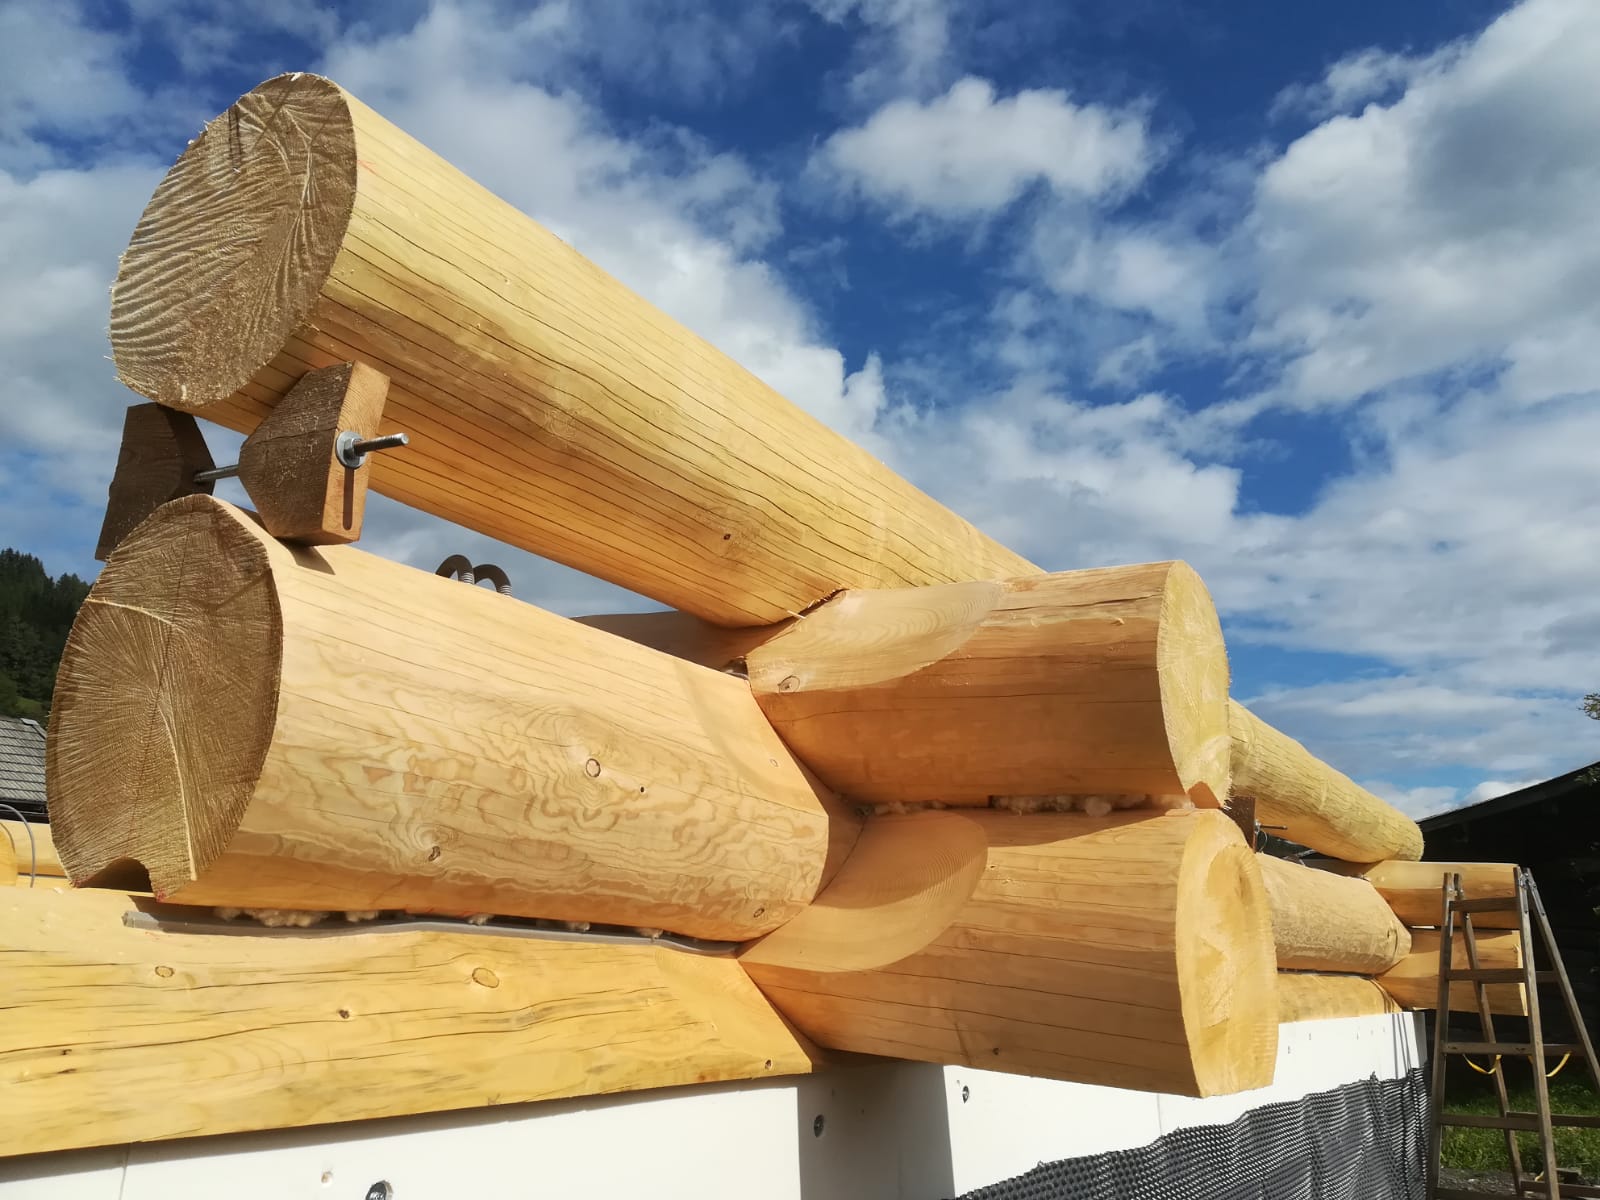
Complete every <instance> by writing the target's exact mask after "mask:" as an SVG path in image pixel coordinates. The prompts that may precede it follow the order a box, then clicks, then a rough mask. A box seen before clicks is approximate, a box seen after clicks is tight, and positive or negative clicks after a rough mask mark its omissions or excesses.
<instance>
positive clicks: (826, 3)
mask: <svg viewBox="0 0 1600 1200" xmlns="http://www.w3.org/2000/svg"><path fill="white" fill-rule="evenodd" d="M810 4H811V7H812V9H814V10H815V11H816V12H817V13H818V15H820V16H821V17H823V18H824V19H825V20H828V21H832V22H835V23H844V22H846V21H849V20H851V19H854V20H856V21H858V22H860V23H861V25H862V26H864V27H865V29H866V36H864V37H862V38H861V39H860V41H859V43H858V45H857V47H856V50H855V60H856V65H855V68H854V72H853V74H852V75H851V77H850V80H849V84H848V87H847V91H848V93H849V95H850V97H851V99H852V100H854V101H855V102H857V103H862V104H872V103H878V102H881V101H882V100H883V99H885V98H886V97H890V96H896V95H906V94H910V95H924V94H927V93H928V92H929V91H930V90H932V89H933V88H934V87H935V85H937V84H938V83H939V82H940V81H941V79H942V77H943V76H944V74H945V71H946V68H947V65H948V62H949V59H950V57H951V29H950V25H951V12H950V8H949V6H948V3H947V0H810Z"/></svg>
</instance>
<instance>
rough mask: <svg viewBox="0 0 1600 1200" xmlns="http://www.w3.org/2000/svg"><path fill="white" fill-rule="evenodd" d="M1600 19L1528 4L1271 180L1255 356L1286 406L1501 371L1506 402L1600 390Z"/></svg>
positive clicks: (1598, 13) (1264, 191) (1593, 12)
mask: <svg viewBox="0 0 1600 1200" xmlns="http://www.w3.org/2000/svg"><path fill="white" fill-rule="evenodd" d="M1597 56H1600V8H1597V7H1596V6H1594V5H1592V4H1589V3H1587V2H1586V0H1528V2H1527V3H1524V4H1522V5H1520V6H1518V7H1517V8H1515V9H1513V10H1512V11H1510V12H1508V13H1507V14H1505V15H1504V16H1502V17H1501V18H1500V19H1498V20H1497V21H1495V22H1494V23H1493V24H1492V25H1490V26H1489V27H1488V28H1487V29H1486V30H1485V31H1484V32H1483V33H1482V34H1481V35H1480V36H1479V37H1478V38H1477V39H1476V40H1474V41H1472V42H1471V43H1469V44H1465V45H1463V46H1462V47H1460V48H1459V49H1458V50H1457V51H1456V52H1454V53H1451V54H1449V55H1442V56H1437V57H1435V58H1432V59H1430V60H1429V61H1428V62H1427V63H1426V64H1425V65H1419V66H1418V67H1417V70H1416V73H1415V74H1414V76H1413V77H1412V78H1411V79H1410V80H1409V86H1407V87H1406V89H1405V92H1404V94H1403V95H1401V96H1400V97H1399V98H1398V99H1396V100H1395V101H1394V102H1393V103H1390V104H1387V105H1379V104H1373V105H1369V106H1368V107H1367V108H1366V109H1365V110H1364V111H1363V112H1362V113H1361V114H1360V115H1359V116H1336V117H1333V118H1331V119H1329V120H1327V121H1325V122H1324V123H1323V124H1321V125H1319V126H1317V128H1315V129H1314V130H1312V131H1311V132H1310V133H1308V134H1306V135H1305V136H1304V137H1302V138H1300V139H1298V140H1297V141H1295V142H1294V144H1293V145H1291V146H1290V147H1289V148H1288V150H1287V151H1286V152H1285V153H1284V154H1283V155H1282V156H1281V157H1280V158H1278V159H1277V160H1276V161H1275V162H1273V163H1272V164H1271V165H1270V166H1268V167H1267V169H1266V170H1265V171H1264V172H1263V174H1262V176H1261V179H1260V184H1259V187H1258V190H1257V196H1256V205H1255V212H1254V214H1253V216H1252V218H1251V222H1250V227H1249V238H1250V242H1251V244H1252V246H1253V248H1254V251H1255V262H1256V270H1257V271H1258V273H1259V279H1260V286H1259V291H1258V294H1257V299H1256V317H1257V324H1256V330H1255V337H1254V342H1253V344H1254V345H1255V346H1256V347H1257V348H1259V349H1262V350H1267V351H1271V352H1275V353H1278V354H1281V355H1282V356H1283V357H1284V359H1285V360H1286V369H1285V376H1284V388H1283V396H1284V398H1285V399H1286V400H1288V401H1289V402H1298V403H1308V404H1317V403H1321V404H1328V403H1349V402H1351V401H1353V400H1357V399H1360V398H1361V397H1363V396H1365V395H1369V394H1372V393H1374V392H1377V391H1379V390H1381V389H1384V388H1387V387H1391V386H1393V385H1395V384H1397V383H1399V382H1402V381H1405V380H1408V379H1420V378H1423V377H1426V376H1429V375H1430V374H1433V373H1437V372H1442V371H1449V370H1466V371H1472V372H1477V373H1494V372H1502V371H1503V375H1502V382H1503V385H1504V388H1505V395H1506V398H1507V399H1508V400H1510V401H1512V402H1515V403H1524V404H1531V403H1536V402H1538V401H1539V400H1541V399H1544V398H1545V397H1547V396H1552V395H1562V394H1571V393H1588V392H1591V391H1592V390H1593V389H1594V387H1595V380H1596V378H1597V375H1596V371H1597V369H1600V339H1595V338H1592V337H1590V336H1588V333H1589V331H1590V330H1592V329H1593V328H1594V327H1595V324H1596V321H1597V319H1600V288H1597V287H1596V282H1597V281H1600V204H1597V203H1596V197H1597V196H1600V109H1596V107H1595V106H1594V105H1593V104H1592V103H1591V102H1590V99H1589V97H1590V94H1591V92H1592V83H1593V70H1594V62H1595V61H1596V57H1597Z"/></svg>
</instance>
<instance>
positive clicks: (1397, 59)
mask: <svg viewBox="0 0 1600 1200" xmlns="http://www.w3.org/2000/svg"><path fill="white" fill-rule="evenodd" d="M1453 49H1454V48H1453V47H1447V48H1446V49H1444V50H1442V51H1438V52H1436V53H1434V54H1428V55H1421V56H1413V55H1409V54H1393V53H1390V52H1389V51H1387V50H1380V49H1377V48H1376V47H1368V48H1367V49H1365V50H1360V51H1357V52H1356V53H1355V54H1351V55H1349V56H1347V57H1345V58H1341V59H1340V60H1339V61H1338V62H1336V63H1334V64H1333V65H1332V66H1331V67H1329V68H1328V69H1327V71H1326V72H1325V73H1324V74H1323V76H1322V78H1321V79H1319V80H1317V81H1316V82H1315V83H1310V84H1305V83H1296V84H1290V85H1289V86H1288V87H1286V88H1284V89H1283V91H1281V92H1279V93H1278V95H1277V97H1276V98H1275V99H1274V100H1273V102H1272V108H1271V114H1272V115H1273V116H1280V117H1281V116H1287V115H1290V114H1296V113H1305V114H1307V115H1309V116H1312V117H1314V118H1316V119H1318V120H1323V119H1325V118H1327V117H1331V116H1335V115H1337V114H1339V113H1344V112H1349V111H1350V110H1351V109H1352V108H1356V107H1360V106H1362V105H1365V104H1367V103H1370V102H1372V101H1376V100H1384V99H1392V98H1393V97H1394V94H1395V93H1396V92H1397V91H1404V90H1405V88H1406V87H1407V86H1408V85H1409V84H1410V83H1411V82H1412V81H1413V80H1414V79H1416V78H1417V77H1418V76H1419V75H1422V74H1424V73H1425V72H1427V71H1428V70H1430V69H1434V68H1437V67H1438V66H1440V65H1441V64H1442V63H1443V62H1445V61H1446V60H1447V59H1448V57H1449V55H1450V54H1451V53H1452V51H1453Z"/></svg>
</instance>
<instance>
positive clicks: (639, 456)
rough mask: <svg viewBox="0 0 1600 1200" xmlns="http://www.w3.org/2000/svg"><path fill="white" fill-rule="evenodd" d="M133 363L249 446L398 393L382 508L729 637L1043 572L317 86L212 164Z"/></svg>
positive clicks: (194, 161) (378, 477)
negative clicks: (457, 530)
mask: <svg viewBox="0 0 1600 1200" xmlns="http://www.w3.org/2000/svg"><path fill="white" fill-rule="evenodd" d="M311 131H315V132H314V135H313V133H312V132H311ZM111 344H112V354H113V357H114V359H115V361H116V365H117V371H118V374H119V375H120V377H121V378H122V380H123V381H124V382H125V383H127V384H128V386H130V387H132V388H133V389H134V390H136V391H138V392H141V393H142V394H144V395H146V396H149V397H150V398H152V399H154V400H158V401H160V402H161V403H163V404H167V405H171V406H173V407H176V408H181V409H184V410H186V411H190V412H196V413H204V414H205V415H206V416H208V417H210V418H212V419H214V420H218V421H221V422H222V423H224V424H227V425H230V426H232V427H233V428H235V429H240V430H244V431H248V430H250V429H253V428H254V427H255V425H256V423H257V422H258V421H260V419H261V418H262V417H263V416H264V415H265V413H266V412H267V411H268V410H269V409H270V408H271V407H272V406H273V405H274V404H276V403H277V402H278V401H279V400H280V399H281V398H282V397H283V396H284V394H285V393H286V392H287V391H288V389H289V388H290V387H291V386H292V385H293V383H294V382H295V381H296V380H298V379H299V378H300V377H301V375H303V374H304V373H305V371H307V370H308V369H310V368H314V367H322V366H328V365H331V364H333V363H335V362H343V361H346V360H354V361H358V362H363V363H366V364H367V365H369V366H372V367H375V368H377V369H378V370H380V371H382V372H383V373H384V374H385V375H388V376H389V377H390V379H391V380H392V386H391V389H390V396H389V402H388V416H387V418H386V420H387V421H388V422H391V423H392V424H393V426H394V428H396V429H397V430H399V431H402V432H405V433H408V434H410V435H411V438H412V444H411V446H410V447H409V448H408V449H407V450H406V451H405V452H404V453H401V454H396V455H392V456H390V457H388V458H385V459H384V460H382V461H380V462H377V463H375V464H374V466H373V486H374V487H375V488H377V490H378V491H380V492H383V493H385V494H387V495H390V496H393V497H395V498H396V499H399V500H401V501H403V502H405V503H407V504H411V505H414V506H416V507H418V508H421V509H424V510H426V511H428V512H432V513H434V514H436V515H438V516H441V517H444V518H446V519H448V520H451V521H456V522H458V523H460V524H463V525H466V526H469V527H471V528H473V529H476V530H479V531H480V532H482V533H485V534H488V535H489V536H491V537H494V538H498V539H499V540H501V541H505V542H509V543H511V544H513V545H516V546H521V547H522V548H524V549H527V550H532V551H534V552H536V553H539V554H542V555H545V556H547V557H550V558H554V559H556V560H558V561H560V562H564V563H567V564H568V565H570V566H574V567H577V568H578V569H580V570H583V571H587V572H589V573H590V574H593V575H598V576H600V577H601V578H604V579H609V580H611V581H612V582H614V583H619V584H621V585H623V586H624V587H628V588H631V589H633V590H634V591H637V592H641V593H643V594H644V595H647V596H652V597H654V598H655V599H657V600H659V601H661V602H663V603H666V604H670V605H672V606H674V607H676V608H681V609H684V610H686V611H689V612H693V613H696V614H698V615H700V616H703V617H705V618H707V619H709V620H712V621H715V622H717V623H719V624H724V625H759V624H767V623H770V622H773V621H778V620H782V619H784V618H785V617H788V616H791V615H793V614H795V613H799V612H802V611H804V610H805V609H806V608H808V607H809V606H811V605H812V604H815V603H816V602H817V601H820V600H823V599H825V598H826V597H827V596H829V595H831V594H832V593H833V592H834V591H836V590H837V589H839V588H841V587H895V586H903V585H915V584H924V583H945V582H954V581H958V580H963V579H982V578H999V577H1002V576H1009V575H1019V574H1025V573H1027V572H1028V571H1030V570H1031V569H1032V568H1031V566H1030V564H1029V563H1028V562H1027V561H1026V560H1025V559H1023V558H1021V557H1020V556H1018V555H1017V554H1014V553H1012V552H1011V551H1009V550H1007V549H1006V548H1005V547H1003V546H1001V545H999V544H998V543H996V542H994V541H993V540H991V539H989V538H987V537H985V536H984V535H983V534H981V533H979V532H978V531H977V530H976V529H974V528H973V527H972V526H971V525H970V524H968V523H967V522H965V521H963V520H961V519H960V518H959V517H957V516H955V515H954V514H953V513H951V512H950V511H949V510H948V509H946V508H944V507H943V506H942V505H940V504H938V503H937V502H935V501H934V500H932V499H931V498H929V497H928V496H927V495H926V494H924V493H923V492H921V491H919V490H918V489H917V488H915V487H913V486H911V485H910V484H909V483H907V482H906V481H905V480H903V479H901V478H900V477H899V476H897V475H896V474H894V472H892V471H890V470H889V469H888V468H887V467H885V466H884V465H883V463H881V462H880V461H878V460H877V459H876V458H874V457H873V456H872V455H870V454H868V453H867V452H866V451H864V450H862V449H861V448H860V447H858V446H856V445H854V444H852V443H851V442H849V441H848V440H846V439H845V438H843V437H841V436H839V435H838V434H836V433H833V432H832V431H831V430H829V429H828V428H827V427H826V426H824V425H823V424H822V423H821V422H819V421H817V420H816V419H815V418H813V417H811V416H809V415H808V414H806V413H805V412H803V411H801V410H800V409H799V408H797V407H796V406H794V405H793V404H791V403H789V402H788V401H787V400H785V399H784V398H783V397H782V396H780V395H779V394H778V393H777V392H775V391H774V390H773V389H772V388H770V387H768V386H767V385H766V384H764V383H762V382H761V381H760V380H759V379H757V378H756V377H755V376H754V375H753V374H751V373H750V372H749V371H748V370H746V369H745V368H743V367H741V366H739V365H738V364H737V363H735V362H734V361H733V360H732V359H730V358H728V357H727V356H726V355H724V354H722V353H720V352H718V351H717V350H716V349H714V348H713V347H711V346H710V345H708V344H707V343H706V342H704V341H703V340H701V339H700V338H698V337H696V336H695V335H694V334H692V333H690V332H689V331H688V330H687V329H685V328H684V327H683V326H681V325H679V324H678V323H677V322H675V321H673V320H672V319H671V318H669V317H667V316H666V315H665V314H663V313H661V312H660V311H658V310H657V309H655V308H654V307H652V306H651V305H650V304H648V303H646V302H645V301H644V300H642V299H640V298H639V297H638V296H636V295H635V294H634V293H632V292H631V291H629V290H628V289H627V288H626V287H624V286H623V285H622V284H620V283H618V282H617V281H616V280H614V279H612V278H611V277H610V276H608V275H606V274H605V273H604V272H603V271H601V270H600V269H599V268H597V267H596V266H595V265H594V264H593V263H591V262H589V261H588V260H586V259H585V258H583V257H582V256H581V255H580V254H578V253H577V251H575V250H573V249H572V247H570V246H569V245H567V243H566V242H564V241H562V240H561V239H560V238H558V237H557V236H556V235H555V234H553V233H551V232H549V231H548V230H546V229H544V228H542V227H541V226H539V225H537V224H535V223H534V222H533V221H531V220H529V219H528V218H527V217H525V216H524V215H523V214H522V213H520V212H518V211H517V210H516V209H514V208H512V207H511V206H510V205H509V204H507V203H505V202H504V201H502V200H500V199H498V198H496V197H495V196H493V195H491V194H490V193H489V192H488V191H486V190H485V189H483V188H482V187H480V186H479V185H477V184H476V183H473V182H472V181H471V180H470V179H468V178H466V177H465V176H464V175H462V174H461V173H460V172H459V171H457V170H456V169H455V168H453V167H452V166H450V165H449V164H448V163H446V162H445V161H444V160H443V159H441V158H439V157H438V156H437V155H435V154H433V153H431V152H430V151H428V150H427V149H425V148H424V147H422V146H421V145H419V144H418V143H417V142H415V141H413V140H412V139H411V138H410V137H408V136H407V135H406V134H405V133H403V132H402V131H400V130H399V129H396V128H395V127H394V126H393V125H391V124H389V123H388V122H387V121H385V120H384V119H383V118H382V117H380V116H378V115H377V114H376V113H374V112H373V111H372V110H371V109H369V108H367V107H366V106H365V105H363V104H362V103H360V102H359V101H358V100H356V99H355V98H354V97H352V96H350V95H349V94H348V93H346V92H344V91H342V90H341V89H340V88H339V87H338V86H336V85H335V84H333V83H332V82H330V81H329V80H326V79H322V78H319V77H317V76H315V75H308V74H301V73H295V74H292V75H283V76H279V77H278V78H276V79H273V80H269V81H268V82H266V83H264V84H262V85H261V86H260V87H258V88H256V89H255V90H253V91H251V92H250V93H248V94H247V95H245V96H244V97H243V98H242V99H240V100H239V101H238V102H237V103H236V104H234V105H233V106H232V107H231V108H230V109H229V110H228V111H227V112H225V113H223V114H222V115H221V116H219V117H217V118H216V119H215V120H214V121H212V122H211V124H209V125H208V126H207V127H206V128H205V130H204V131H203V132H202V133H201V134H200V135H199V137H197V138H196V139H195V140H194V141H193V142H191V143H190V145H189V148H188V149H187V150H186V151H185V152H184V153H183V155H182V157H181V158H179V160H178V162H177V164H176V165H175V166H174V167H173V168H172V170H171V171H170V172H169V173H168V175H167V177H166V179H165V180H163V181H162V183H161V185H160V187H159V188H158V189H157V191H156V193H155V195H154V197H153V198H152V199H151V201H150V203H149V205H148V207H147V208H146V209H145V212H144V215H143V217H142V218H141V219H140V221H139V225H138V227H137V228H136V229H135V231H134V234H133V239H132V241H131V242H130V244H129V246H128V249H127V252H126V253H125V254H124V255H123V258H122V263H121V269H120V270H119V272H118V275H117V281H116V284H115V287H114V289H113V293H112V311H111Z"/></svg>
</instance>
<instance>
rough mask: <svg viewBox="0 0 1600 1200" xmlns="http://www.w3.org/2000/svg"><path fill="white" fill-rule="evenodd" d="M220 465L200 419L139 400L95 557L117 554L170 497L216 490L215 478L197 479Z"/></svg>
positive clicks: (125, 430) (127, 423)
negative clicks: (200, 424) (200, 480)
mask: <svg viewBox="0 0 1600 1200" xmlns="http://www.w3.org/2000/svg"><path fill="white" fill-rule="evenodd" d="M214 466H216V463H215V462H214V461H213V460H212V457H211V451H210V450H208V449H207V448H206V439H205V436H204V435H203V434H202V433H201V432H200V426H199V424H198V423H197V422H196V421H195V419H194V417H193V416H191V415H190V414H188V413H181V412H174V411H173V410H172V409H170V408H166V407H164V406H162V405H160V404H134V405H131V406H130V407H129V408H128V411H127V413H126V414H125V415H124V416H123V418H122V444H121V446H120V447H119V448H118V450H117V468H116V471H115V473H114V474H113V475H112V476H111V486H110V488H109V489H108V492H107V495H106V515H105V518H104V519H103V520H102V521H101V524H100V537H99V540H98V541H97V542H96V543H95V548H94V556H95V558H97V559H98V560H99V561H101V562H105V560H106V559H108V558H110V557H111V552H112V551H113V550H115V549H116V548H117V543H118V542H120V541H122V539H123V538H125V537H127V536H128V534H130V533H132V532H133V530H134V528H135V526H137V525H138V524H139V523H140V522H141V521H143V520H144V519H145V518H146V517H148V516H149V515H150V514H151V513H153V512H155V510H156V509H158V508H160V507H161V506H162V505H163V504H165V503H167V501H169V500H176V499H178V497H180V496H194V495H207V496H209V495H210V494H211V491H212V489H213V488H214V487H215V486H216V485H215V484H213V483H211V482H209V481H208V482H205V483H196V482H195V481H194V476H195V472H197V471H209V470H210V469H211V468H212V467H214Z"/></svg>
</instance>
